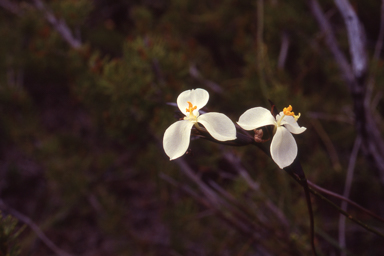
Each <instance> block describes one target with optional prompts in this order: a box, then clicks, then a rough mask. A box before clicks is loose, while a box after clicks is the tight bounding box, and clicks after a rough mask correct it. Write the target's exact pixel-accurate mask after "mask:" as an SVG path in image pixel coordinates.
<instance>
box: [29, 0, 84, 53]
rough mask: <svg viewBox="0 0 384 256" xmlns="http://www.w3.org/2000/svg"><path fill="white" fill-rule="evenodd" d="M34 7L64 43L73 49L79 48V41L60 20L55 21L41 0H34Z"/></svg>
mask: <svg viewBox="0 0 384 256" xmlns="http://www.w3.org/2000/svg"><path fill="white" fill-rule="evenodd" d="M34 3H35V6H36V8H37V9H39V10H40V11H42V12H43V13H44V15H45V18H46V19H47V21H48V22H49V23H51V25H52V26H53V27H54V28H55V29H56V31H57V32H58V33H59V34H60V35H61V36H62V37H63V38H64V40H65V41H67V43H68V44H69V45H70V46H71V47H72V48H74V49H78V48H80V47H81V41H80V40H78V39H76V38H75V37H74V36H73V34H72V32H71V30H70V29H69V27H68V25H67V24H66V23H65V21H64V20H62V19H60V20H59V19H57V18H56V17H55V15H53V13H52V11H50V10H49V9H48V8H46V7H45V5H44V3H43V2H42V1H41V0H34Z"/></svg>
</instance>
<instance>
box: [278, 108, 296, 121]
mask: <svg viewBox="0 0 384 256" xmlns="http://www.w3.org/2000/svg"><path fill="white" fill-rule="evenodd" d="M283 113H284V116H293V117H294V118H295V121H297V120H298V119H299V118H300V116H301V114H300V113H299V114H298V115H296V116H295V112H292V106H291V105H289V106H288V107H287V108H284V109H283ZM284 116H283V117H284ZM281 119H282V118H281Z"/></svg>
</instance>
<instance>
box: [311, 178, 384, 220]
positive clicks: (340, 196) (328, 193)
mask: <svg viewBox="0 0 384 256" xmlns="http://www.w3.org/2000/svg"><path fill="white" fill-rule="evenodd" d="M307 182H308V185H309V186H310V187H311V188H313V189H315V190H317V191H320V192H322V193H324V194H327V195H330V196H332V197H334V198H337V199H340V200H343V201H346V202H348V203H349V204H350V205H352V206H354V207H356V208H357V209H359V210H361V211H363V212H365V213H366V214H368V215H370V216H372V217H374V218H376V219H377V220H379V221H381V222H384V219H383V218H381V217H380V216H378V215H377V214H375V213H373V212H371V211H369V210H367V209H365V208H364V207H362V206H361V205H359V204H357V203H355V202H354V201H352V200H350V199H348V198H345V197H343V196H342V195H339V194H336V193H335V192H332V191H329V190H327V189H325V188H322V187H320V186H318V185H316V184H315V183H313V182H311V181H309V180H307Z"/></svg>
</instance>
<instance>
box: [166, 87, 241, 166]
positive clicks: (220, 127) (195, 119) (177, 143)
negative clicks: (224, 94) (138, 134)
mask: <svg viewBox="0 0 384 256" xmlns="http://www.w3.org/2000/svg"><path fill="white" fill-rule="evenodd" d="M208 99H209V94H208V92H207V91H206V90H204V89H195V90H188V91H185V92H182V93H181V94H180V95H179V97H178V98H177V106H178V107H179V109H180V111H181V112H182V113H183V114H184V115H185V117H184V119H183V120H180V121H177V122H176V123H174V124H172V125H171V126H170V127H168V129H167V130H166V131H165V133H164V138H163V147H164V151H165V153H166V154H167V155H168V156H169V158H170V160H173V159H176V158H178V157H180V156H182V155H184V153H185V152H186V151H187V149H188V146H189V140H190V135H191V129H192V127H193V126H194V125H195V126H196V128H197V129H200V127H199V124H198V123H200V124H202V125H203V126H204V127H205V129H206V130H207V131H208V132H209V133H210V134H211V135H212V137H213V138H215V139H216V140H218V141H227V140H234V139H236V127H235V125H234V124H233V122H232V121H231V119H229V118H228V117H227V116H226V115H224V114H221V113H214V112H211V113H205V114H202V115H200V113H199V110H200V109H201V108H203V107H204V106H205V105H206V104H207V102H208Z"/></svg>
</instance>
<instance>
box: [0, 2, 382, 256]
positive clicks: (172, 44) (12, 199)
mask: <svg viewBox="0 0 384 256" xmlns="http://www.w3.org/2000/svg"><path fill="white" fill-rule="evenodd" d="M340 1H341V0H340ZM340 1H337V0H335V1H331V0H324V1H319V2H321V3H320V4H321V5H320V6H318V7H320V10H321V13H322V14H323V16H322V17H323V18H324V19H323V22H324V20H325V21H326V22H328V24H329V25H330V26H329V29H328V30H324V29H323V28H322V26H321V22H319V18H316V16H315V15H314V13H315V12H314V10H315V9H316V8H315V7H313V6H315V5H314V3H316V1H315V0H310V1H282V0H254V1H242V0H214V1H206V0H203V1H201V0H168V1H166V0H116V1H108V0H60V1H58V0H56V1H55V0H51V1H41V0H34V1H9V0H0V38H1V39H0V142H1V144H0V145H1V148H0V198H1V202H0V209H1V210H2V212H1V214H2V216H3V217H2V219H1V221H0V224H1V225H0V226H1V229H0V233H1V234H0V240H1V245H0V247H1V248H0V251H1V255H167V256H168V255H171V256H179V255H186V256H188V255H220V256H221V255H238V256H243V255H311V246H310V236H309V215H308V210H307V205H306V201H305V197H304V193H303V190H302V188H301V187H300V186H299V185H298V184H297V183H296V182H295V181H294V180H293V179H292V177H290V176H289V175H287V174H286V173H285V172H284V171H283V170H280V169H279V168H278V167H277V165H276V164H275V163H274V162H273V161H272V160H271V159H269V158H268V157H267V156H266V155H265V154H264V153H263V152H261V151H260V150H259V149H258V148H257V147H252V146H248V147H229V146H224V145H219V144H215V143H213V142H210V141H207V140H203V139H195V138H192V139H191V145H190V150H189V151H188V154H186V155H184V156H183V157H181V158H180V159H179V160H176V161H169V158H168V157H167V156H166V154H165V153H164V150H163V148H162V136H163V133H164V131H165V129H166V128H167V127H168V126H170V125H171V124H172V123H173V122H175V121H176V120H177V115H175V114H177V111H178V110H177V108H175V107H174V106H171V105H169V104H167V103H169V102H175V101H176V99H177V96H178V95H179V94H180V93H181V92H183V91H184V90H188V89H193V88H204V89H206V90H207V91H209V93H210V101H209V103H208V105H207V110H210V111H216V112H222V113H225V114H226V115H227V116H229V117H230V118H231V119H232V120H233V121H234V122H236V121H237V120H238V117H239V116H240V115H241V114H242V113H243V112H244V111H245V110H247V109H249V108H252V107H256V106H263V107H266V108H270V105H269V103H268V99H270V100H272V101H273V102H274V103H275V104H276V106H277V107H278V108H279V109H282V108H283V107H286V106H288V105H292V106H293V108H294V109H293V110H294V111H295V113H298V112H300V113H301V118H300V119H299V124H300V125H302V126H305V127H307V131H306V132H305V133H303V134H300V135H298V136H296V141H297V143H298V147H299V156H298V157H299V159H300V161H301V163H302V166H303V169H304V171H305V173H306V175H307V178H308V179H309V180H310V181H312V182H313V183H316V184H317V185H319V186H322V187H324V188H326V189H328V190H331V191H333V192H335V193H339V194H343V193H344V187H345V184H346V177H347V173H348V169H350V170H354V175H353V177H352V179H351V182H350V183H348V182H347V183H348V184H350V187H351V189H350V193H349V197H350V198H351V199H352V200H354V201H356V202H357V203H359V204H360V205H362V206H363V207H365V208H367V209H369V210H371V211H373V212H375V213H376V214H378V215H380V216H383V215H384V203H383V197H384V194H383V192H384V191H383V188H384V187H383V186H384V179H383V177H384V175H383V173H384V170H383V169H384V167H383V166H384V165H383V162H380V159H383V158H381V157H382V156H383V155H384V152H382V151H380V146H377V145H375V143H379V144H380V139H381V141H382V137H383V131H384V126H383V115H384V100H383V88H384V72H382V71H383V57H384V56H383V54H382V53H381V50H380V47H381V46H382V38H381V39H380V34H381V33H383V32H380V31H381V30H383V26H382V27H381V25H380V24H381V23H382V21H381V19H382V18H383V17H382V14H381V13H382V11H381V8H382V3H381V1H379V0H365V1H360V0H349V2H347V3H349V4H350V6H352V9H353V10H354V11H355V13H356V14H357V16H358V18H359V21H360V22H361V24H362V27H363V28H364V35H365V36H366V40H365V41H364V42H365V45H364V46H363V48H364V50H365V54H366V56H367V61H366V68H365V71H364V74H363V75H362V76H361V77H358V76H356V75H355V73H353V71H351V72H352V73H351V74H352V76H354V75H355V76H354V78H353V79H355V78H356V80H354V81H355V82H356V81H357V82H356V83H357V86H358V87H359V86H360V88H363V93H362V94H361V95H363V99H364V100H365V101H364V102H365V103H364V107H365V108H364V111H368V112H369V113H368V112H367V113H368V114H367V116H370V117H372V120H373V121H372V120H371V121H372V122H370V123H369V126H366V125H365V124H366V123H368V121H367V120H365V119H364V118H363V119H361V116H362V115H361V113H360V114H357V113H356V112H358V111H359V106H361V105H359V104H358V103H356V101H358V100H359V95H358V93H357V94H356V92H352V91H351V86H350V85H351V81H350V80H348V79H346V78H345V72H344V73H343V71H342V70H340V66H339V63H340V62H338V60H337V59H336V58H335V54H334V52H332V49H331V48H330V44H329V40H328V38H329V37H328V36H329V34H331V35H333V36H334V38H335V39H336V42H337V46H338V49H339V50H340V53H342V54H343V55H344V56H345V60H346V61H347V64H348V65H350V70H353V68H352V66H353V56H354V55H353V54H354V53H353V52H352V54H351V51H350V47H351V45H353V41H351V39H350V38H349V37H348V29H347V27H346V24H345V22H344V18H343V16H342V15H341V14H342V13H343V12H342V11H343V9H342V8H341V9H340V7H338V6H337V5H336V2H340ZM341 2H343V1H341ZM344 2H345V1H344ZM320 21H321V20H320ZM327 40H328V41H327ZM366 92H369V94H368V93H366ZM356 95H357V96H356ZM361 95H360V96H361ZM366 95H368V96H366ZM360 99H361V98H360ZM360 110H361V109H360ZM364 111H363V112H364ZM363 116H364V115H363ZM362 127H363V128H362ZM364 127H366V128H364ZM367 127H368V128H367ZM372 127H373V128H372ZM371 128H372V129H373V130H374V131H376V132H375V133H374V132H372V129H371ZM370 129H371V130H370ZM372 134H374V136H375V137H374V139H372V136H373V135H372ZM371 135H372V136H371ZM370 136H371V137H370ZM359 140H360V141H361V142H357V141H359ZM267 143H268V142H267ZM354 149H355V152H356V151H357V152H356V153H355V154H353V151H354ZM381 161H383V160H381ZM380 164H381V165H380ZM350 173H351V172H350ZM327 197H328V198H330V199H331V200H332V201H333V202H335V203H336V204H337V205H340V203H341V201H340V200H339V199H336V198H334V197H330V196H327ZM312 204H313V208H314V217H315V224H316V239H315V244H316V248H317V250H318V253H319V255H343V254H344V255H382V252H383V251H384V245H383V242H382V241H383V238H381V237H380V236H378V235H375V234H373V233H371V232H369V231H367V230H365V229H363V228H362V227H361V226H359V225H357V224H355V223H353V222H350V221H348V220H347V221H346V224H345V228H344V229H343V230H342V232H341V233H343V234H345V241H346V242H345V247H344V248H342V247H343V246H344V245H343V244H341V243H340V242H339V233H340V227H339V212H338V211H337V210H336V209H335V208H332V207H330V205H329V204H328V203H326V202H324V201H322V200H320V199H319V198H318V197H315V196H313V197H312ZM348 212H349V213H350V214H351V215H353V216H355V217H357V218H359V219H360V220H362V221H363V222H364V223H366V224H368V225H369V226H371V227H373V228H376V229H377V230H379V231H380V230H381V231H383V230H384V228H383V227H384V225H383V223H382V222H379V221H378V220H376V219H374V218H372V217H371V216H369V215H367V214H366V213H364V212H362V211H360V210H358V209H356V208H354V207H350V206H349V207H348ZM8 215H10V216H13V217H6V216H8ZM16 222H17V223H16ZM39 231H41V232H42V233H43V234H45V237H44V236H42V235H41V234H40V233H39ZM50 243H51V244H50ZM7 253H8V254H7Z"/></svg>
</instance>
